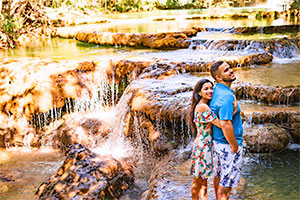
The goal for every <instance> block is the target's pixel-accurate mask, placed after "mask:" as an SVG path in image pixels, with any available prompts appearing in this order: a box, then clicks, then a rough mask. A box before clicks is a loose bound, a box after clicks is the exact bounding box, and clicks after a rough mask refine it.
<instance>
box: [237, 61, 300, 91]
mask: <svg viewBox="0 0 300 200" xmlns="http://www.w3.org/2000/svg"><path fill="white" fill-rule="evenodd" d="M235 74H236V76H237V78H238V80H240V81H243V82H246V83H252V84H262V85H267V86H290V85H294V86H297V85H300V81H299V77H300V61H298V62H291V63H286V64H277V63H272V64H271V65H269V66H266V67H256V68H250V69H244V68H241V69H238V70H236V71H235Z"/></svg>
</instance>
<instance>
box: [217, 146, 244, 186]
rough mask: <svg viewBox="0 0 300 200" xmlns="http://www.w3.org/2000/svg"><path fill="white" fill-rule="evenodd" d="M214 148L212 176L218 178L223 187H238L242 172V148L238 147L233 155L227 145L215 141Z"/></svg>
mask: <svg viewBox="0 0 300 200" xmlns="http://www.w3.org/2000/svg"><path fill="white" fill-rule="evenodd" d="M213 148H214V165H215V168H214V175H215V176H216V177H219V178H220V183H219V184H220V185H221V186H223V187H233V186H238V184H239V181H240V176H241V172H242V155H243V147H241V146H239V149H238V152H237V153H236V154H234V153H233V152H232V150H231V147H230V145H229V144H221V143H218V142H216V141H214V143H213Z"/></svg>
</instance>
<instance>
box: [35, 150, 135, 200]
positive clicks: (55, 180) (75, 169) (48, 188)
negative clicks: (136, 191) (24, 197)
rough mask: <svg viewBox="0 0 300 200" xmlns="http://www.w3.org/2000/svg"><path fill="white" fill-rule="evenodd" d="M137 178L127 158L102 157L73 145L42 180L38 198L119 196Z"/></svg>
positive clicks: (107, 197) (104, 197) (102, 197)
mask: <svg viewBox="0 0 300 200" xmlns="http://www.w3.org/2000/svg"><path fill="white" fill-rule="evenodd" d="M133 181H134V176H133V173H132V166H131V165H130V164H129V163H128V162H127V161H126V160H125V159H123V160H116V159H114V158H112V157H109V156H99V155H97V154H95V153H93V152H91V151H90V150H89V149H87V148H85V147H82V146H81V145H73V146H71V147H70V148H69V149H68V151H67V152H66V159H65V161H64V163H63V164H62V166H61V167H60V168H59V169H58V170H57V172H56V173H55V174H53V175H52V176H50V177H49V178H48V179H47V180H46V181H45V182H44V183H42V184H41V185H40V186H39V188H38V190H37V192H36V195H37V196H38V199H79V198H84V199H103V200H104V199H113V198H119V197H120V196H121V195H122V193H123V191H125V190H126V189H128V188H129V187H130V185H132V183H133Z"/></svg>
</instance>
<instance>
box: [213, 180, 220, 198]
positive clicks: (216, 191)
mask: <svg viewBox="0 0 300 200" xmlns="http://www.w3.org/2000/svg"><path fill="white" fill-rule="evenodd" d="M219 183H220V177H217V176H214V189H215V194H216V198H217V199H218V187H219Z"/></svg>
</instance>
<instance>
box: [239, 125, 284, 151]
mask: <svg viewBox="0 0 300 200" xmlns="http://www.w3.org/2000/svg"><path fill="white" fill-rule="evenodd" d="M289 141H290V135H289V134H288V132H287V130H285V129H284V128H281V127H278V126H276V125H275V124H264V125H256V126H253V127H251V128H247V129H245V130H244V144H245V145H244V146H245V148H246V150H247V151H248V152H251V153H271V152H278V151H282V150H284V149H285V148H286V146H287V145H288V143H289Z"/></svg>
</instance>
